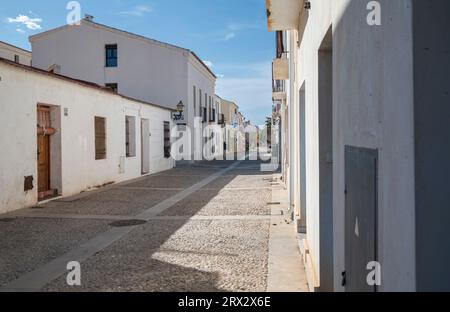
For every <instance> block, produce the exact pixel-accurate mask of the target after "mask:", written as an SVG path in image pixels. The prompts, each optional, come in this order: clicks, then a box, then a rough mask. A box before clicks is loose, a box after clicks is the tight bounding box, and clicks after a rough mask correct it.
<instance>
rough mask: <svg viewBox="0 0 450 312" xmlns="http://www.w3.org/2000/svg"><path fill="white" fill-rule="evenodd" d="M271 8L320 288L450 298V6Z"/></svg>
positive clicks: (277, 93) (288, 136)
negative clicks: (374, 279)
mask: <svg viewBox="0 0 450 312" xmlns="http://www.w3.org/2000/svg"><path fill="white" fill-rule="evenodd" d="M267 12H268V25H269V30H270V31H277V58H276V59H275V60H274V70H273V72H274V80H275V83H274V90H273V91H274V100H275V103H276V104H279V103H281V104H282V107H281V108H280V109H279V110H277V111H279V112H280V117H281V127H282V133H283V134H282V142H283V143H282V144H283V145H285V146H286V147H287V148H286V150H283V152H284V155H283V156H284V159H285V165H284V166H283V171H284V172H283V173H284V176H286V177H287V179H286V187H287V188H288V190H289V194H290V203H291V205H292V207H293V209H294V211H295V216H296V220H297V222H298V223H299V227H298V228H299V229H300V231H302V232H304V233H303V234H304V238H305V239H304V240H303V241H302V252H303V256H304V260H305V264H306V269H307V276H308V282H309V285H310V288H311V290H319V291H332V290H335V291H414V290H419V291H429V290H447V291H448V290H450V269H449V266H448V263H449V262H450V240H449V239H448V237H449V235H450V233H449V227H448V224H449V223H450V209H448V206H449V204H448V203H449V200H450V198H449V194H450V192H449V191H448V176H449V175H450V166H449V162H448V159H450V144H449V142H450V141H449V139H448V134H449V133H450V131H449V130H450V129H449V127H450V119H449V116H450V105H448V103H450V99H449V86H450V83H449V81H450V79H449V73H450V58H449V54H448V53H449V52H448V51H449V50H450V47H449V45H450V41H449V40H448V39H447V37H448V29H450V18H449V15H448V14H449V13H448V12H450V2H448V1H431V2H429V1H422V0H398V1H391V0H381V1H362V0H319V1H304V0H301V1H300V0H271V1H268V2H267ZM373 261H377V262H378V263H379V264H380V266H379V267H378V266H377V265H375V266H371V265H373V264H374V263H371V262H373ZM368 265H369V266H368ZM368 268H369V270H368ZM371 268H372V269H374V268H377V272H380V273H381V281H380V282H381V283H380V284H377V285H372V284H369V283H368V282H367V277H368V275H369V273H370V269H371Z"/></svg>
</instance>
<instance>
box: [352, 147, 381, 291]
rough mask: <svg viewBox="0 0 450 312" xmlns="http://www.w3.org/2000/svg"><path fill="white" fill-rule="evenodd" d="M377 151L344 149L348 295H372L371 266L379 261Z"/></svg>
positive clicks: (354, 148) (353, 148)
mask: <svg viewBox="0 0 450 312" xmlns="http://www.w3.org/2000/svg"><path fill="white" fill-rule="evenodd" d="M377 167H378V151H377V150H372V149H366V148H357V147H350V146H346V148H345V187H346V197H345V269H346V285H345V287H346V291H349V292H373V291H376V288H375V287H374V286H370V285H368V283H367V276H368V274H369V271H368V270H367V265H368V264H369V262H372V261H377V260H378V257H377V236H378V234H377V193H378V191H377V170H378V169H377Z"/></svg>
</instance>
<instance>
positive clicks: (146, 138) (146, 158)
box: [141, 119, 150, 174]
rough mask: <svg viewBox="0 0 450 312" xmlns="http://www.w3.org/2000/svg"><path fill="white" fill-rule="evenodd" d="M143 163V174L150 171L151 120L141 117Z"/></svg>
mask: <svg viewBox="0 0 450 312" xmlns="http://www.w3.org/2000/svg"><path fill="white" fill-rule="evenodd" d="M141 165H142V174H148V173H150V121H149V120H148V119H141Z"/></svg>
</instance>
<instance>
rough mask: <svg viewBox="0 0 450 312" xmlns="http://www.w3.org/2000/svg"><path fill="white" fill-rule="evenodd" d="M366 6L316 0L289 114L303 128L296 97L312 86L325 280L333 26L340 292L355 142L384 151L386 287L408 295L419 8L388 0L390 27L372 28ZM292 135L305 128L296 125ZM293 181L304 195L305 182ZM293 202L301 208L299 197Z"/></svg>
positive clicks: (314, 193)
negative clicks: (324, 175) (325, 148)
mask: <svg viewBox="0 0 450 312" xmlns="http://www.w3.org/2000/svg"><path fill="white" fill-rule="evenodd" d="M367 3H368V1H361V0H322V1H315V2H314V3H313V7H312V9H311V10H310V11H309V19H308V22H307V25H306V29H305V32H304V35H303V39H302V42H301V45H300V48H298V47H297V45H296V44H291V49H292V50H293V51H292V52H291V53H295V54H296V57H297V58H298V63H297V64H296V72H292V71H291V80H295V83H294V84H293V86H292V87H294V88H295V90H294V92H293V93H291V97H293V98H294V99H295V101H294V102H292V103H291V105H293V107H292V111H290V113H293V114H294V115H295V118H294V119H295V122H296V123H297V124H298V123H299V112H298V107H299V105H298V96H297V93H298V92H299V90H300V87H301V86H302V84H303V83H304V82H306V131H307V133H306V145H307V155H306V158H307V199H306V200H307V204H306V206H307V229H308V243H309V247H310V249H311V250H310V251H311V256H312V259H313V264H314V267H315V269H316V274H317V275H318V276H317V277H318V278H320V276H319V275H320V274H319V272H320V248H319V246H320V235H319V233H320V232H319V230H320V226H321V225H322V224H321V222H320V215H319V154H318V153H319V141H318V139H319V125H318V94H319V92H320V90H319V89H318V49H319V47H320V44H321V42H322V40H323V38H324V36H325V34H326V32H327V30H328V29H329V27H330V25H333V37H334V39H333V40H334V42H333V63H334V64H333V76H334V77H333V89H334V90H333V123H334V125H333V131H334V140H333V141H334V142H333V150H334V151H333V153H334V155H333V174H334V181H333V188H334V198H333V207H334V208H333V209H334V224H333V225H334V271H335V272H334V274H335V278H334V282H335V289H336V290H343V288H342V287H341V286H340V282H341V276H340V273H341V272H342V271H344V270H345V243H344V242H345V236H344V231H345V228H344V217H345V211H344V210H345V195H344V188H345V176H344V174H345V172H344V170H345V168H344V147H345V145H353V146H358V147H367V148H377V149H379V153H380V154H379V184H378V185H379V194H378V209H379V215H378V218H379V228H378V229H379V242H378V243H379V257H380V261H381V265H382V281H383V285H382V286H381V287H380V290H383V291H398V290H404V291H409V290H414V289H415V247H414V239H413V238H414V235H415V217H414V216H415V213H414V205H415V202H414V158H413V155H414V141H413V139H414V132H413V120H414V118H413V81H412V77H413V72H412V68H413V66H412V64H413V58H412V26H411V25H412V4H411V1H410V0H399V1H389V0H384V1H381V7H382V23H383V24H382V26H380V27H376V26H374V27H369V26H368V24H367V23H366V16H367V14H368V13H369V11H367V10H366V5H367ZM295 33H297V32H295ZM291 82H292V81H291ZM291 85H292V84H291ZM291 133H292V134H294V135H298V133H299V131H298V129H297V128H296V127H292V128H291ZM294 142H298V137H297V138H295V139H294ZM299 153H300V152H299V149H296V152H295V156H296V157H295V158H296V161H294V162H291V165H293V164H295V166H296V168H295V170H294V172H298V170H297V168H298V166H299V162H298V160H299ZM292 181H293V182H294V183H295V184H296V187H295V189H297V190H299V186H298V181H299V179H298V178H296V179H292ZM294 202H295V203H296V205H298V203H299V200H298V198H297V199H295V201H294ZM297 209H298V208H297Z"/></svg>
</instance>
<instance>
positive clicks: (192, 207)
mask: <svg viewBox="0 0 450 312" xmlns="http://www.w3.org/2000/svg"><path fill="white" fill-rule="evenodd" d="M276 176H277V175H273V174H271V173H262V172H260V162H257V161H241V162H226V161H215V162H205V163H199V164H196V165H192V166H187V165H186V166H179V167H177V168H175V169H173V170H170V171H166V172H162V173H159V174H156V175H152V176H147V177H143V178H141V179H138V180H133V181H129V182H126V183H121V184H117V185H112V186H107V187H105V188H102V189H99V190H95V191H92V192H87V193H82V194H80V195H78V196H75V197H71V198H63V199H57V200H54V201H50V202H47V203H42V204H40V205H39V206H37V207H34V208H31V209H24V210H19V211H16V212H14V213H10V214H6V215H0V223H1V224H2V226H1V227H0V235H1V237H2V240H0V250H2V252H1V254H0V290H21V291H23V290H25V291H189V292H192V291H194V292H195V291H252V292H261V291H267V290H270V291H277V290H279V291H306V290H307V286H306V281H305V279H304V278H303V276H304V273H303V267H302V261H301V259H300V254H299V252H298V245H297V242H296V238H295V234H294V233H295V230H294V228H293V226H294V225H293V224H290V221H289V220H288V219H286V218H288V217H287V216H288V213H287V212H284V211H282V210H283V209H284V208H286V207H287V206H283V203H282V202H273V198H272V197H273V189H274V188H276V187H277V185H278V183H276ZM274 182H275V183H274ZM278 188H279V186H278ZM277 194H279V192H278V193H277ZM277 196H279V195H277ZM270 246H274V247H270ZM280 246H281V249H283V248H284V249H285V250H284V251H283V250H280ZM283 246H291V247H290V249H288V250H286V247H283ZM288 248H289V247H288ZM271 249H273V250H271ZM286 252H287V254H286ZM283 259H284V260H283ZM71 261H78V262H80V264H81V286H75V287H74V286H69V285H68V284H67V281H66V277H67V274H68V270H67V268H66V266H67V264H68V263H69V262H71ZM280 261H287V262H286V263H284V264H283V265H281V264H282V263H280ZM289 262H290V263H291V265H290V264H289ZM292 264H293V265H292ZM280 266H281V267H283V269H284V270H285V271H286V272H285V274H284V275H283V272H279V267H280ZM293 271H294V272H295V271H298V272H299V274H293ZM299 276H300V277H302V278H300V279H299Z"/></svg>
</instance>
